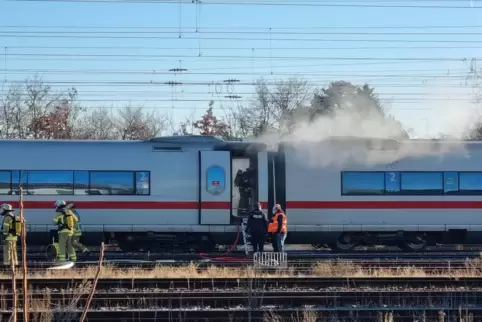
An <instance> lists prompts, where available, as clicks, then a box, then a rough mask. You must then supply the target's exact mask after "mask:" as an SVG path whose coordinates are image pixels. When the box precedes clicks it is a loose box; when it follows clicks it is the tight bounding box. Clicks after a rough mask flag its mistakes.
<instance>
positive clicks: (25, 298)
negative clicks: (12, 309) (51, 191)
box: [19, 187, 29, 322]
mask: <svg viewBox="0 0 482 322" xmlns="http://www.w3.org/2000/svg"><path fill="white" fill-rule="evenodd" d="M19 190H20V205H19V212H20V223H21V224H22V235H21V237H20V238H22V272H23V281H22V293H23V321H24V322H28V320H29V319H28V318H29V315H28V278H27V225H26V223H25V217H24V215H23V188H22V187H20V189H19Z"/></svg>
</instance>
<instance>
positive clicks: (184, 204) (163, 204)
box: [7, 200, 231, 210]
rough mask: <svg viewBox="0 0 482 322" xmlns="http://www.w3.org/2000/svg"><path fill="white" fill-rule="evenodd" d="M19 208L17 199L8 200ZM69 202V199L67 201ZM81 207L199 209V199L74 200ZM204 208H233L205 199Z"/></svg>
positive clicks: (43, 204)
mask: <svg viewBox="0 0 482 322" xmlns="http://www.w3.org/2000/svg"><path fill="white" fill-rule="evenodd" d="M7 202H8V203H10V204H11V205H12V207H14V208H18V202H17V201H7ZM67 202H68V201H67ZM72 202H74V203H75V204H76V205H77V207H78V208H79V209H180V210H181V209H199V202H198V201H75V200H74V201H72ZM23 206H24V208H27V209H53V208H54V201H31V200H29V201H24V202H23ZM201 208H202V209H231V203H230V202H224V201H204V202H201Z"/></svg>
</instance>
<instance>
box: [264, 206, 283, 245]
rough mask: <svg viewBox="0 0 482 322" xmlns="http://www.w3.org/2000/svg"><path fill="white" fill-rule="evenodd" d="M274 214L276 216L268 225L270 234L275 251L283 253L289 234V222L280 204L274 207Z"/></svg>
mask: <svg viewBox="0 0 482 322" xmlns="http://www.w3.org/2000/svg"><path fill="white" fill-rule="evenodd" d="M273 212H274V216H273V218H271V220H270V223H269V225H268V233H270V234H271V241H272V243H273V251H275V252H277V253H278V252H279V253H282V252H283V251H284V244H285V239H286V235H287V234H288V220H287V219H286V215H285V213H284V211H283V209H282V208H281V206H280V205H279V204H276V205H275V206H274V207H273Z"/></svg>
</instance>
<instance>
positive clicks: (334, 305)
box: [0, 277, 482, 321]
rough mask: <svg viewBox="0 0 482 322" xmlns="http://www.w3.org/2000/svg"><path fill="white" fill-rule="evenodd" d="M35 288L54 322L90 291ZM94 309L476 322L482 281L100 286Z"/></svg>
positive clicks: (481, 311)
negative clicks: (441, 318) (467, 318)
mask: <svg viewBox="0 0 482 322" xmlns="http://www.w3.org/2000/svg"><path fill="white" fill-rule="evenodd" d="M2 284H3V285H2V291H3V292H1V293H0V314H4V315H5V317H7V316H8V314H9V313H10V312H11V299H12V294H11V285H9V284H7V282H6V281H5V282H3V281H2ZM29 284H30V288H31V293H30V305H31V306H32V307H31V309H30V314H31V315H32V316H33V315H34V314H37V315H38V314H41V313H42V312H44V313H45V312H52V314H53V319H54V320H56V319H61V318H62V317H63V316H64V317H65V314H73V317H74V320H75V318H78V317H79V316H80V314H81V309H82V308H83V307H84V306H85V303H86V298H87V295H88V293H89V291H90V286H89V285H86V284H85V282H82V281H81V280H80V279H79V280H72V279H70V280H65V279H64V280H60V279H53V280H39V279H37V280H33V279H32V280H30V281H29ZM46 299H48V300H46ZM91 308H92V309H91V310H90V312H89V313H88V319H89V321H106V320H111V319H114V318H118V319H124V320H126V319H136V320H142V321H167V320H169V321H186V320H189V321H206V319H207V320H209V321H213V320H219V321H236V320H238V321H240V320H246V319H247V318H248V317H250V318H251V321H266V315H276V316H278V317H287V318H289V317H291V318H293V316H303V315H305V314H310V315H311V316H312V317H313V316H314V315H316V316H318V319H317V321H348V320H345V319H348V318H350V321H374V320H377V319H378V320H379V321H384V320H383V319H380V316H387V315H390V316H392V318H393V319H394V320H395V321H414V318H416V317H418V318H422V319H423V321H440V314H442V313H443V314H445V316H446V319H444V321H455V320H457V321H462V320H463V319H462V318H464V317H468V316H470V317H471V318H472V320H473V321H478V320H480V319H481V318H482V286H481V285H480V279H479V278H458V279H448V278H426V277H423V278H259V279H239V278H236V279H234V278H220V279H171V280H169V279H162V280H160V279H158V280H150V279H134V280H133V279H102V280H99V282H98V284H97V292H96V294H95V295H94V298H93V302H92V304H91ZM20 316H21V314H20ZM415 320H416V319H415ZM294 321H296V320H294ZM300 321H301V320H300ZM313 321H314V319H313ZM385 321H386V320H385Z"/></svg>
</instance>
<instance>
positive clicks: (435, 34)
mask: <svg viewBox="0 0 482 322" xmlns="http://www.w3.org/2000/svg"><path fill="white" fill-rule="evenodd" d="M0 28H1V27H0ZM39 28H43V27H38V28H37V29H39ZM3 29H6V28H3ZM0 33H2V34H14V35H17V34H20V35H23V34H39V35H45V34H59V35H63V34H73V35H79V34H93V35H98V34H108V35H115V34H134V35H139V34H147V35H149V34H153V35H158V34H172V35H176V36H177V35H179V30H173V31H159V30H156V31H99V30H96V31H54V30H49V31H41V30H40V31H39V30H35V31H23V30H0ZM182 33H183V35H184V34H192V35H204V34H207V35H211V34H214V35H217V34H225V35H226V34H227V35H264V36H266V35H296V36H299V35H364V36H365V35H377V36H378V35H397V36H416V35H420V36H450V35H451V36H462V35H476V36H480V34H481V33H480V32H461V31H458V32H403V31H402V32H368V31H364V32H360V31H358V32H348V31H345V32H341V31H339V32H334V31H331V32H320V31H318V32H299V31H284V32H278V31H205V30H199V31H196V30H192V31H190V30H185V29H184V28H183V30H182ZM178 38H179V37H178ZM274 39H277V38H274Z"/></svg>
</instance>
